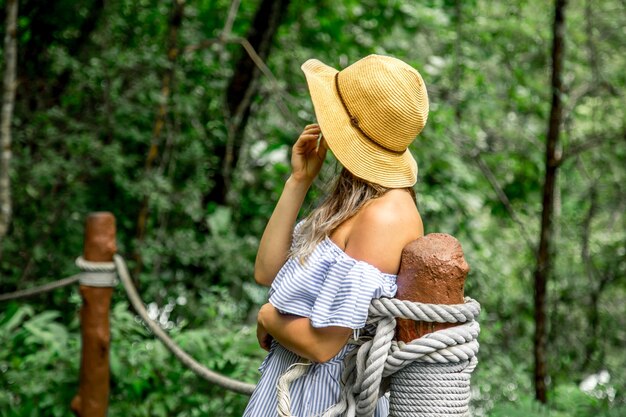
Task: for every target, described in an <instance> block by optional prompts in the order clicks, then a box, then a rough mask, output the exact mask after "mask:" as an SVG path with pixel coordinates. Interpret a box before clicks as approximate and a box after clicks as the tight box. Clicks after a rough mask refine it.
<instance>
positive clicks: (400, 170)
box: [302, 55, 428, 188]
mask: <svg viewBox="0 0 626 417" xmlns="http://www.w3.org/2000/svg"><path fill="white" fill-rule="evenodd" d="M302 71H304V75H305V76H306V80H307V83H308V85H309V91H310V93H311V99H312V101H313V107H314V108H315V115H316V116H317V122H318V124H319V125H320V128H321V130H322V133H323V135H324V137H325V138H326V142H327V143H328V146H329V147H330V149H331V150H332V151H333V153H334V154H335V156H336V157H337V159H338V160H339V162H341V164H342V165H343V166H344V167H346V168H347V169H348V171H350V172H351V173H352V174H353V175H355V176H357V177H359V178H362V179H364V180H366V181H369V182H372V183H375V184H380V185H382V186H384V187H388V188H403V187H410V186H412V185H414V184H415V182H416V181H417V163H416V162H415V159H414V158H413V156H412V155H411V152H410V151H409V150H408V146H409V144H410V143H411V142H413V139H415V137H416V136H417V135H418V134H419V133H420V132H421V131H422V129H423V128H424V125H425V124H426V119H427V118H428V95H427V93H426V86H425V85H424V81H423V80H422V77H421V75H420V74H419V72H417V71H416V70H415V69H414V68H413V67H411V66H410V65H408V64H406V63H404V62H402V61H400V60H399V59H396V58H392V57H388V56H381V55H369V56H367V57H365V58H363V59H361V60H359V61H357V62H355V63H354V64H352V65H350V66H348V67H346V68H344V69H343V70H341V71H337V70H336V69H334V68H332V67H329V66H328V65H325V64H323V63H322V62H320V61H318V60H316V59H309V60H308V61H306V62H305V63H304V64H302Z"/></svg>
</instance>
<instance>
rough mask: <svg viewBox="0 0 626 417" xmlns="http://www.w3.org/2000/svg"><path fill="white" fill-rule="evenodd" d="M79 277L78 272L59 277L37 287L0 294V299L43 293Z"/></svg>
mask: <svg viewBox="0 0 626 417" xmlns="http://www.w3.org/2000/svg"><path fill="white" fill-rule="evenodd" d="M79 278H80V274H76V275H72V276H70V277H67V278H63V279H60V280H58V281H53V282H50V283H48V284H44V285H40V286H38V287H33V288H27V289H24V290H18V291H14V292H9V293H4V294H0V301H11V300H19V299H20V298H26V297H34V296H36V295H40V294H45V293H47V292H50V291H53V290H56V289H57V288H63V287H67V286H68V285H72V284H74V283H76V282H77V281H78V280H79Z"/></svg>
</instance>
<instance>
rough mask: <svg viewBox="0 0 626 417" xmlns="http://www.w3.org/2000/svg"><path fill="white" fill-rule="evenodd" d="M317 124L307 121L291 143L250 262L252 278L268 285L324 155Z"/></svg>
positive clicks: (281, 261)
mask: <svg viewBox="0 0 626 417" xmlns="http://www.w3.org/2000/svg"><path fill="white" fill-rule="evenodd" d="M320 133H321V131H320V128H319V126H318V125H316V124H313V125H308V126H307V127H306V128H305V129H304V130H303V131H302V134H301V135H300V137H299V138H298V140H297V141H296V143H295V144H294V146H293V149H292V154H291V170H292V173H291V176H290V177H289V179H288V180H287V182H286V184H285V188H284V189H283V192H282V194H281V196H280V199H279V200H278V203H277V204H276V207H275V208H274V212H273V213H272V216H271V217H270V220H269V222H268V223H267V226H266V227H265V231H264V232H263V236H262V237H261V242H260V243H259V250H258V252H257V256H256V261H255V263H254V279H255V281H256V282H257V283H258V284H261V285H266V286H270V285H272V281H274V277H275V276H276V274H277V273H278V271H279V270H280V268H281V267H282V266H283V265H284V264H285V261H286V260H287V253H288V252H289V247H290V246H291V234H292V232H293V225H294V223H295V222H296V219H297V217H298V212H299V211H300V207H301V206H302V202H303V201H304V197H305V196H306V193H307V191H308V190H309V187H310V186H311V184H312V183H313V180H314V179H315V177H316V176H317V174H318V173H319V171H320V168H321V167H322V163H323V162H324V158H325V157H326V150H327V147H326V142H325V141H324V140H323V139H322V140H321V141H320V143H319V145H318V143H317V138H318V137H319V135H320Z"/></svg>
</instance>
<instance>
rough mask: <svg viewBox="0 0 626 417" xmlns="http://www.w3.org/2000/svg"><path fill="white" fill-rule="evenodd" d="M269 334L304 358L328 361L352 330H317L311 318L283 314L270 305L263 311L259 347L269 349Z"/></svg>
mask: <svg viewBox="0 0 626 417" xmlns="http://www.w3.org/2000/svg"><path fill="white" fill-rule="evenodd" d="M268 334H269V335H271V336H272V337H273V338H274V339H276V340H277V341H278V343H280V344H281V345H282V346H284V347H285V348H286V349H289V350H290V351H292V352H294V353H295V354H297V355H300V356H302V357H303V358H306V359H309V360H311V361H313V362H327V361H329V360H330V359H332V358H333V357H335V356H336V355H337V353H339V351H340V350H341V348H342V347H344V346H345V344H346V343H347V342H348V339H349V338H350V335H351V334H352V330H351V329H349V328H346V327H337V326H332V327H322V328H315V327H313V326H311V321H310V320H309V319H308V318H306V317H299V316H292V315H287V314H281V313H279V312H278V310H277V309H276V308H275V307H274V306H273V305H271V304H270V303H267V304H265V305H264V306H263V307H261V310H260V311H259V315H258V327H257V337H258V338H259V344H260V345H261V347H263V348H264V349H269V338H268V337H267V335H268Z"/></svg>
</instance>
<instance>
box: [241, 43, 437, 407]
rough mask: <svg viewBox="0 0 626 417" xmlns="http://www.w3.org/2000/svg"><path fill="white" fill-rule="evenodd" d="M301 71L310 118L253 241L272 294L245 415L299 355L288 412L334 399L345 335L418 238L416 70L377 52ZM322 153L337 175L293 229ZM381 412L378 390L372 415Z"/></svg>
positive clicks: (419, 108)
mask: <svg viewBox="0 0 626 417" xmlns="http://www.w3.org/2000/svg"><path fill="white" fill-rule="evenodd" d="M302 69H303V71H304V73H305V75H306V78H307V83H308V86H309V91H310V93H311V98H312V101H313V105H314V108H315V113H316V116H317V120H318V123H319V125H317V124H312V125H308V126H306V128H305V129H304V131H303V132H302V134H301V135H300V137H299V138H298V140H297V141H296V143H295V145H294V146H293V152H292V157H291V166H292V172H291V176H290V177H289V179H288V180H287V182H286V184H285V187H284V189H283V192H282V195H281V196H280V199H279V200H278V203H277V205H276V208H275V209H274V212H273V214H272V216H271V218H270V220H269V222H268V224H267V227H266V229H265V231H264V233H263V237H262V238H261V243H260V245H259V251H258V254H257V259H256V263H255V280H256V281H257V283H259V284H261V285H267V286H271V289H270V296H269V302H268V303H267V304H265V305H264V306H263V307H262V308H261V310H260V311H259V315H258V327H257V337H258V339H259V344H260V345H261V347H262V348H264V349H266V350H268V351H269V354H268V355H267V357H266V358H265V360H264V361H263V364H262V365H261V368H260V371H261V379H260V381H259V383H258V385H257V388H256V390H255V392H254V393H253V395H252V397H251V399H250V402H249V404H248V407H247V408H246V411H245V413H244V416H245V417H268V416H276V415H277V392H276V391H277V390H276V384H277V383H278V380H279V378H280V376H281V375H282V374H284V373H285V372H286V371H287V370H288V369H289V367H290V366H292V365H293V364H295V363H299V362H302V361H303V360H308V361H309V362H308V363H310V365H309V367H308V369H307V371H306V373H305V374H304V375H303V376H302V377H300V378H298V379H296V380H295V381H294V382H293V383H292V384H291V388H290V398H291V409H290V411H291V413H292V414H293V415H294V416H298V417H306V416H316V415H321V414H322V413H323V412H324V411H325V410H327V409H328V408H329V407H331V406H332V405H333V404H335V403H336V402H337V401H338V400H339V395H340V377H341V373H342V370H343V362H342V361H343V358H344V357H345V356H346V354H347V353H348V352H349V351H350V350H351V349H353V348H354V345H350V344H348V341H349V339H350V337H351V336H353V337H354V338H358V337H359V332H360V331H361V330H362V329H364V327H365V322H366V319H367V311H368V306H369V304H370V301H371V300H372V298H376V297H382V296H384V297H393V296H394V294H395V291H396V286H395V278H396V274H397V273H398V269H399V267H400V256H401V253H402V249H403V248H404V246H405V245H406V244H408V243H409V242H411V241H413V240H415V239H417V238H418V237H420V236H422V235H423V226H422V221H421V218H420V215H419V212H418V210H417V207H416V204H415V195H414V194H413V191H412V189H411V187H412V186H413V185H414V184H415V182H416V180H417V164H416V162H415V160H414V159H413V157H412V156H411V154H410V152H409V151H408V149H407V148H408V146H409V144H410V143H411V142H412V141H413V139H414V138H415V137H416V136H417V135H418V134H419V133H420V131H421V130H422V128H423V127H424V124H425V123H426V119H427V116H428V97H427V94H426V87H425V86H424V82H423V80H422V78H421V76H420V74H419V73H418V72H417V71H416V70H415V69H413V68H412V67H411V66H409V65H407V64H405V63H404V62H402V61H400V60H398V59H395V58H391V57H386V56H379V55H370V56H368V57H366V58H363V59H361V60H359V61H357V62H356V63H354V64H352V65H350V66H349V67H347V68H345V69H343V70H342V71H341V72H338V71H337V70H335V69H333V68H331V67H329V66H327V65H324V64H323V63H321V62H319V61H317V60H309V61H307V62H306V63H304V65H303V66H302ZM329 148H330V149H331V151H332V152H333V153H334V155H335V156H336V158H337V160H338V161H339V162H340V163H341V164H342V165H343V170H342V172H341V174H340V175H339V176H338V178H337V180H336V184H335V187H334V190H333V191H332V192H331V193H330V195H329V196H328V197H327V198H326V200H325V201H324V202H323V203H322V204H321V205H320V206H319V207H317V208H316V209H315V210H313V211H312V212H311V214H309V215H308V216H307V217H306V218H305V219H304V220H303V221H302V222H300V223H299V224H298V225H297V226H296V227H295V230H294V224H295V223H296V218H297V216H298V212H299V211H300V208H301V205H302V202H303V200H304V197H305V195H306V193H307V191H308V189H309V187H310V186H311V184H312V182H313V180H314V179H315V177H316V176H317V174H318V173H319V171H320V168H321V166H322V164H323V162H324V159H325V156H326V151H327V149H329ZM387 414H388V403H387V400H386V398H384V397H383V398H381V399H380V400H379V402H378V406H377V409H376V414H375V415H376V416H380V417H382V416H386V415H387Z"/></svg>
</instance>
